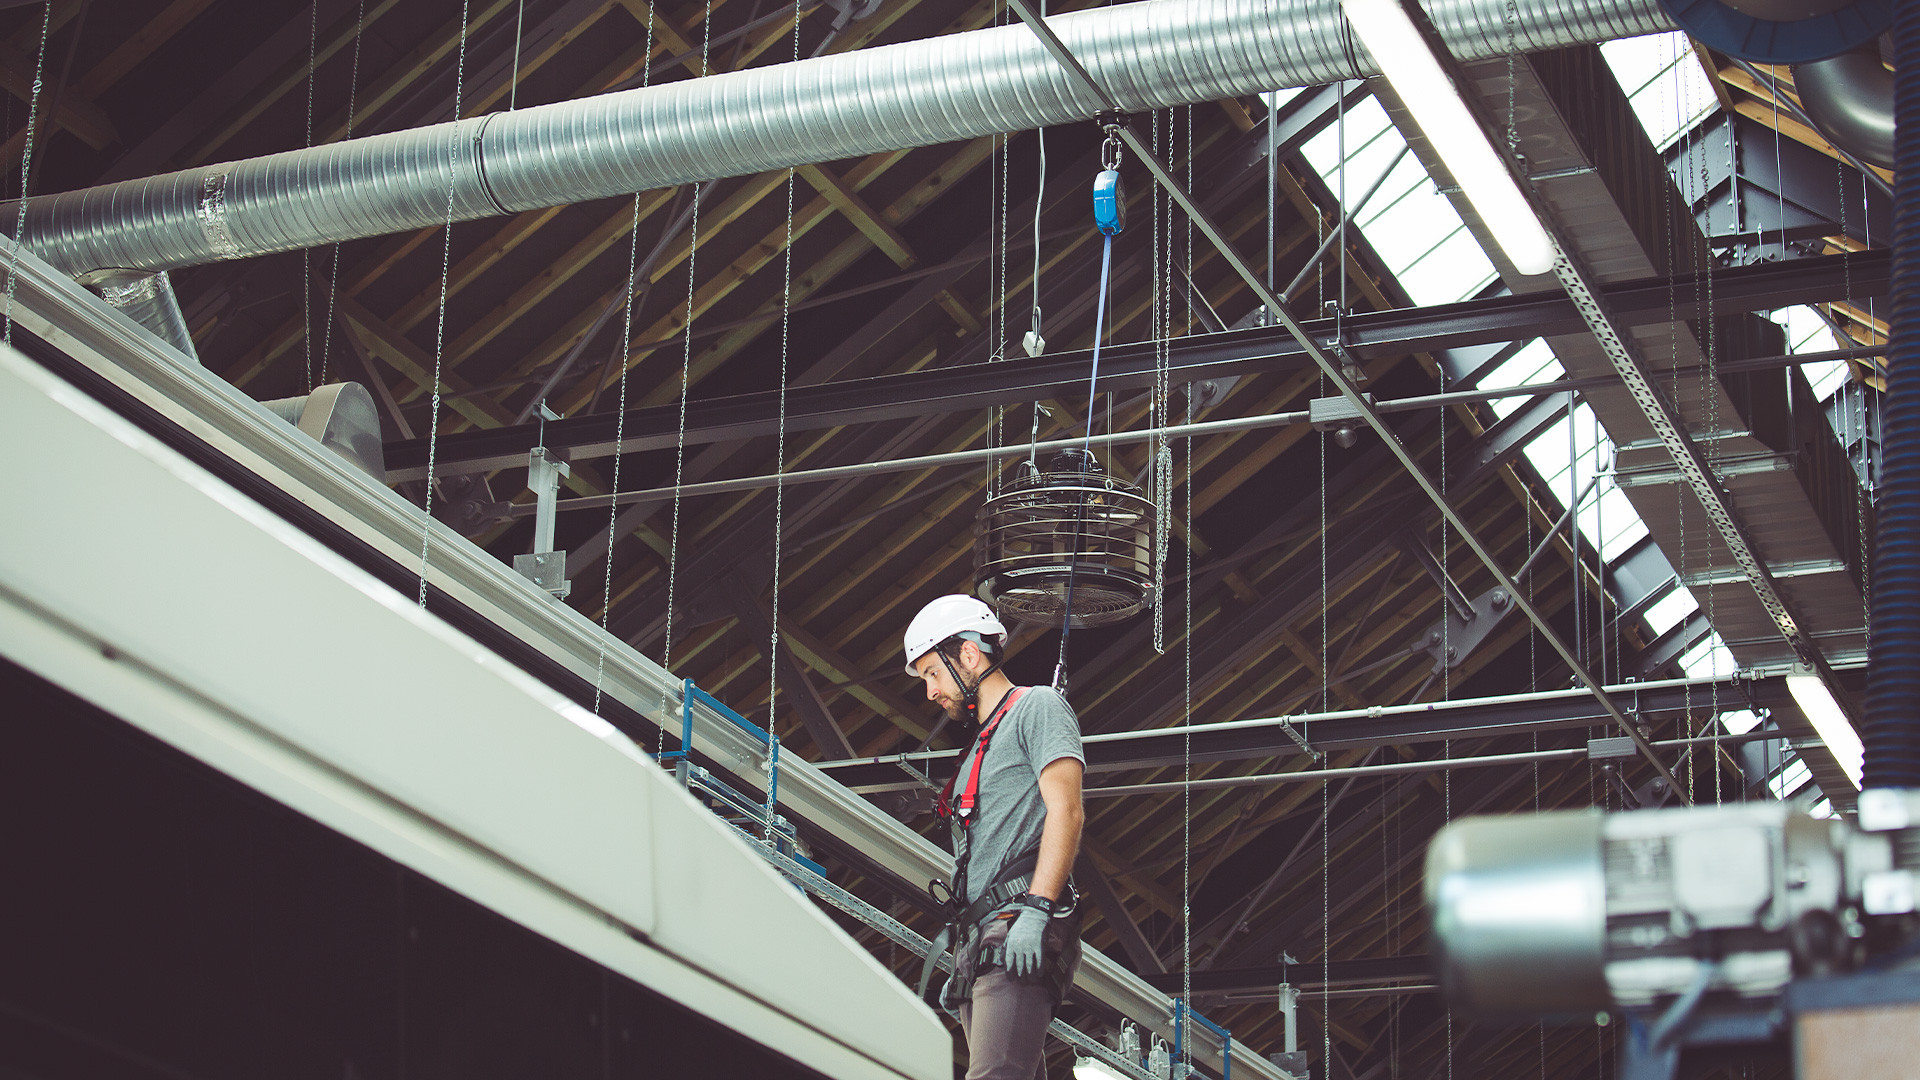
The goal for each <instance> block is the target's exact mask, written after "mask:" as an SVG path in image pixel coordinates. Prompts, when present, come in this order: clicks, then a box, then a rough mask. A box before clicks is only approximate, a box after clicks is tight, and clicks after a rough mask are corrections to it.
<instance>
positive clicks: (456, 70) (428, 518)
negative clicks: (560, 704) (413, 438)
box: [418, 0, 468, 608]
mask: <svg viewBox="0 0 1920 1080" xmlns="http://www.w3.org/2000/svg"><path fill="white" fill-rule="evenodd" d="M467 5H468V0H460V51H459V54H458V55H457V56H456V57H455V58H454V64H453V115H454V117H455V118H456V119H458V118H459V116H460V105H461V93H462V91H464V90H465V89H466V76H467ZM463 137H464V136H463V134H462V132H461V130H460V128H459V127H458V125H453V126H452V128H451V133H450V134H449V136H448V139H447V215H446V222H445V224H444V225H443V227H442V230H443V231H442V233H441V243H440V306H439V318H437V319H436V320H435V321H434V329H433V387H432V390H433V399H432V404H431V405H429V407H428V411H427V482H426V485H425V490H424V491H423V492H422V494H421V496H420V500H421V510H422V511H423V515H424V516H423V517H422V519H421V522H420V594H419V597H418V603H419V605H420V606H421V607H423V608H424V607H426V606H427V568H428V567H427V563H428V558H429V555H430V553H431V551H432V548H433V468H434V464H435V462H436V454H437V452H438V450H439V443H440V373H441V370H442V368H443V367H444V366H445V364H446V358H447V285H448V282H449V280H450V279H451V277H452V274H453V199H454V193H455V192H456V191H457V190H458V185H457V183H456V181H457V180H458V178H459V170H458V169H456V168H454V162H456V161H457V160H459V150H460V142H459V141H460V139H461V138H463Z"/></svg>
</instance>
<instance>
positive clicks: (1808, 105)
mask: <svg viewBox="0 0 1920 1080" xmlns="http://www.w3.org/2000/svg"><path fill="white" fill-rule="evenodd" d="M1793 88H1794V91H1795V92H1796V93H1798V94H1799V95H1800V104H1801V106H1802V107H1803V108H1805V109H1806V110H1807V117H1808V118H1809V119H1811V120H1812V121H1813V126H1814V127H1816V128H1819V129H1820V134H1822V135H1825V136H1826V137H1827V138H1829V139H1831V140H1833V144H1834V145H1835V146H1838V147H1839V148H1840V149H1842V150H1845V151H1846V152H1847V153H1849V154H1852V155H1853V156H1854V157H1857V158H1859V159H1860V160H1861V161H1864V162H1866V163H1867V164H1869V165H1878V166H1880V167H1881V168H1883V169H1891V168H1893V72H1891V71H1888V70H1887V69H1886V67H1885V66H1884V65H1882V64H1881V62H1880V49H1879V47H1878V46H1875V45H1867V46H1863V47H1861V48H1858V49H1854V50H1852V51H1850V52H1843V53H1841V54H1840V55H1839V56H1833V57H1828V58H1827V59H1825V60H1815V61H1813V62H1812V63H1809V64H1795V65H1794V68H1793Z"/></svg>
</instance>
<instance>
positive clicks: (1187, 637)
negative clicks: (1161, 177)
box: [1180, 162, 1194, 1073]
mask: <svg viewBox="0 0 1920 1080" xmlns="http://www.w3.org/2000/svg"><path fill="white" fill-rule="evenodd" d="M1188 168H1189V169H1191V168H1192V164H1191V162H1189V164H1188ZM1193 415H1194V410H1193V395H1191V394H1189V395H1187V423H1188V424H1192V423H1193ZM1186 488H1187V520H1188V521H1192V520H1193V436H1192V435H1188V436H1187V483H1186ZM1182 546H1183V547H1184V548H1185V549H1186V556H1185V557H1186V580H1185V584H1184V585H1183V586H1182V589H1181V591H1182V592H1183V593H1184V596H1185V599H1184V604H1185V607H1186V626H1185V632H1184V633H1183V635H1182V636H1181V641H1182V642H1183V643H1184V644H1183V645H1182V647H1181V650H1180V660H1181V664H1182V671H1181V691H1180V727H1181V740H1182V753H1183V754H1184V755H1185V758H1186V766H1185V772H1184V773H1183V774H1182V775H1184V776H1185V777H1186V782H1185V783H1184V784H1183V785H1182V787H1181V789H1180V799H1181V805H1180V1000H1181V1001H1182V1002H1183V1003H1185V1004H1186V1006H1187V1015H1188V1016H1190V1015H1192V1012H1193V1005H1192V1002H1193V544H1192V542H1191V541H1189V542H1188V543H1186V544H1184V545H1182ZM1183 1022H1184V1017H1183ZM1181 1041H1182V1043H1183V1046H1184V1049H1185V1054H1184V1055H1183V1058H1182V1061H1181V1064H1182V1065H1185V1066H1186V1067H1187V1071H1188V1072H1189V1073H1191V1072H1192V1071H1193V1064H1192V1063H1193V1040H1192V1039H1190V1038H1189V1039H1184V1040H1181Z"/></svg>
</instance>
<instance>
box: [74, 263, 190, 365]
mask: <svg viewBox="0 0 1920 1080" xmlns="http://www.w3.org/2000/svg"><path fill="white" fill-rule="evenodd" d="M80 284H82V285H84V286H86V287H87V288H88V289H89V290H91V291H92V292H93V294H94V295H96V296H98V297H99V298H100V299H102V300H104V301H106V302H107V306H108V307H111V308H114V309H115V310H117V311H119V312H120V313H121V314H122V315H125V316H126V317H127V318H129V319H132V320H133V321H134V322H137V323H139V324H140V325H141V326H144V327H146V328H147V329H149V330H151V331H153V333H154V335H155V336H157V337H158V338H159V339H160V340H161V341H164V342H166V343H167V344H169V345H171V346H173V347H174V348H175V349H177V350H179V351H180V353H181V355H183V356H185V357H186V358H187V359H188V360H191V361H192V362H194V363H196V364H198V363H200V353H199V352H198V351H197V350H195V349H194V347H193V335H192V334H190V333H188V332H187V317H186V315H185V314H184V313H183V312H181V310H180V301H179V299H178V298H177V297H175V296H174V294H173V282H172V281H170V280H168V278H167V274H166V271H164V270H162V271H160V272H159V273H148V272H146V271H144V270H96V271H94V272H93V273H91V274H85V275H83V276H82V277H81V278H80Z"/></svg>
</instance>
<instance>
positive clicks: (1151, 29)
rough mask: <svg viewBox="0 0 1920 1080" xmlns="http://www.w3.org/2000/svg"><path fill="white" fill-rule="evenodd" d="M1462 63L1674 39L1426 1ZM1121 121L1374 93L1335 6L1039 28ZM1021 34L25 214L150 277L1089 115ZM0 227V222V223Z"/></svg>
mask: <svg viewBox="0 0 1920 1080" xmlns="http://www.w3.org/2000/svg"><path fill="white" fill-rule="evenodd" d="M1425 6H1426V8H1427V10H1428V13H1429V14H1430V15H1431V17H1432V19H1433V21H1434V23H1435V25H1436V26H1437V27H1438V28H1439V30H1440V32H1441V34H1442V35H1443V36H1444V37H1445V38H1446V40H1447V42H1448V44H1449V46H1450V47H1451V48H1452V49H1453V51H1454V52H1455V54H1456V55H1458V56H1460V57H1461V58H1463V59H1467V60H1475V59H1483V58H1486V57H1491V56H1500V55H1504V54H1505V53H1506V52H1507V50H1508V48H1509V44H1508V43H1509V42H1512V43H1513V46H1515V47H1517V48H1519V49H1520V50H1522V51H1532V50H1537V49H1548V48H1556V47H1561V46H1566V45H1575V44H1583V43H1592V42H1599V41H1608V40H1611V39H1614V38H1620V37H1631V36H1634V35H1638V34H1647V33H1653V32H1657V31H1661V30H1670V29H1672V28H1673V24H1672V22H1671V21H1670V20H1669V18H1668V17H1667V15H1666V14H1665V12H1663V11H1662V10H1661V8H1660V5H1659V4H1658V3H1657V2H1656V0H1517V5H1516V6H1515V7H1512V8H1509V6H1508V0H1427V3H1426V5H1425ZM1050 22H1051V23H1052V25H1053V26H1054V28H1055V29H1056V30H1057V31H1058V32H1059V34H1060V36H1061V37H1062V38H1063V39H1064V40H1065V41H1066V43H1067V46H1068V47H1069V48H1070V49H1072V50H1073V52H1074V54H1075V55H1076V56H1078V57H1079V58H1080V59H1081V60H1082V62H1083V63H1085V65H1086V66H1087V68H1088V70H1089V71H1091V72H1092V73H1093V75H1094V77H1095V78H1096V79H1098V80H1099V81H1100V83H1101V85H1103V86H1105V87H1106V88H1107V89H1108V90H1109V92H1110V93H1112V94H1113V95H1114V96H1115V97H1117V98H1118V99H1119V101H1120V102H1121V103H1122V104H1123V105H1124V106H1125V107H1126V108H1127V109H1129V110H1148V109H1154V108H1164V107H1167V106H1172V105H1183V104H1195V103H1199V102H1205V101H1216V100H1219V99H1221V98H1228V97H1236V96H1240V95H1244V94H1251V93H1256V92H1258V91H1261V90H1270V89H1274V88H1278V87H1289V86H1311V85H1317V84H1321V83H1328V82H1333V81H1335V80H1338V79H1349V78H1356V77H1360V76H1365V75H1370V74H1373V70H1374V69H1373V67H1372V63H1371V60H1370V58H1368V57H1366V55H1365V50H1364V49H1362V48H1360V47H1359V46H1358V45H1357V44H1356V43H1355V42H1354V41H1353V40H1352V39H1351V37H1350V36H1349V35H1348V34H1347V33H1346V26H1345V24H1344V22H1343V21H1342V19H1341V15H1340V4H1339V0H1147V2H1144V3H1135V4H1125V5H1121V6H1118V7H1112V8H1104V9H1099V10H1094V11H1085V12H1078V13H1075V14H1071V15H1062V16H1058V17H1056V18H1054V19H1052V20H1050ZM1100 108H1101V103H1100V102H1098V101H1095V100H1094V99H1093V98H1092V97H1090V96H1089V95H1088V94H1087V92H1086V91H1085V90H1084V89H1083V88H1082V87H1081V86H1080V85H1079V84H1078V83H1077V82H1076V81H1075V80H1074V79H1073V78H1071V77H1070V76H1069V75H1068V74H1067V73H1066V72H1065V71H1064V70H1062V69H1061V67H1060V65H1059V64H1057V63H1056V62H1055V61H1054V60H1052V59H1051V58H1050V57H1049V56H1048V55H1047V53H1046V51H1045V49H1044V48H1043V47H1042V46H1041V44H1040V42H1039V41H1038V40H1037V39H1036V38H1035V37H1034V35H1033V33H1032V32H1031V31H1029V30H1028V29H1027V28H1026V27H1024V26H1019V25H1009V26H1003V27H996V28H992V29H986V30H976V31H971V32H968V33H963V34H953V35H949V36H946V37H939V38H930V39H927V40H924V41H914V42H906V43H903V44H899V45H890V46H885V47H882V48H876V49H862V50H859V51H856V52H850V53H844V54H841V55H837V56H826V57H819V58H816V59H812V60H802V61H799V62H797V63H790V64H779V65H774V66H770V67H764V68H756V69H754V70H751V71H743V72H736V73H730V74H724V75H715V76H712V77H710V78H704V79H692V80H687V81H683V82H677V83H671V84H668V85H665V86H656V87H650V88H642V89H638V90H627V91H622V92H619V93H613V94H605V95H602V96H599V97H593V98H585V99H582V100H579V101H568V102H561V103H558V104H554V105H546V106H541V107H538V108H531V109H522V110H519V111H518V112H511V113H496V114H493V115H490V116H484V117H477V118H474V119H470V120H461V121H457V122H450V123H446V124H441V125H437V126H434V127H427V128H419V129H415V130H410V131H400V132H393V133H391V134H386V135H374V136H370V137H368V138H364V139H354V140H352V141H349V142H342V143H334V144H331V145H327V146H321V147H315V148H312V149H308V150H295V151H289V152H287V153H282V154H275V155H272V156H270V157H263V158H254V159H251V160H248V161H241V162H232V163H227V164H221V165H210V166H206V167H203V168H198V169H190V170H188V171H185V172H178V173H172V174H170V175H167V176H158V177H152V178H149V179H145V180H129V181H125V182H123V183H118V184H111V185H107V186H105V187H98V188H90V189H87V190H84V191H76V192H69V193H66V194H63V195H48V196H40V197H37V198H34V199H32V200H30V201H29V205H28V212H27V226H26V238H27V243H28V246H30V247H31V248H32V249H33V250H34V251H35V252H36V253H38V254H39V255H40V256H41V257H42V258H44V259H46V260H47V261H49V262H51V263H53V264H54V265H55V266H58V267H60V268H62V269H64V270H66V271H68V272H69V273H75V274H78V273H83V272H85V271H88V270H93V269H97V268H102V267H126V268H137V269H145V270H160V269H167V268H171V267H180V266H193V265H197V264H201V263H209V262H214V261H217V260H221V259H234V258H242V257H245V256H249V255H263V254H266V253H268V252H275V251H287V250H290V249H294V248H302V247H311V246H314V245H318V244H325V243H331V242H335V241H342V240H353V239H359V238H362V237H369V236H379V235H384V234H387V233H393V232H400V231H403V230H407V229H418V228H425V227H429V226H433V225H438V224H440V223H441V222H443V221H445V220H446V218H447V217H448V214H449V204H451V214H452V217H453V218H454V219H455V220H461V221H464V220H469V219H473V218H479V217H486V216H489V215H493V214H503V213H511V212H515V211H520V210H530V209H535V208H538V207H546V206H557V205H561V204H564V203H573V202H584V201H586V200H589V199H597V198H604V197H607V196H613V195H621V194H625V193H628V192H633V191H645V190H649V189H652V188H659V187H666V186H669V185H673V184H683V183H689V182H692V181H697V180H712V179H718V178H721V177H727V176H743V175H748V174H751V173H757V172H764V171H767V170H770V169H778V168H784V167H787V166H790V165H804V164H808V163H813V162H821V161H836V160H839V159H842V158H849V157H857V156H861V155H865V154H873V153H879V152H882V151H888V150H902V149H908V148H912V147H917V146H931V145H934V144H937V143H946V142H954V141H957V140H961V139H969V138H977V137H979V136H983V135H989V134H994V133H997V132H1009V131H1024V130H1027V129H1030V128H1037V127H1043V126H1046V125H1051V124H1062V123H1068V122H1071V121H1075V120H1086V119H1089V118H1091V117H1093V116H1094V115H1096V114H1097V113H1098V112H1099V111H1100ZM10 217H12V212H11V211H5V212H3V213H0V220H5V219H7V218H10Z"/></svg>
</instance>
